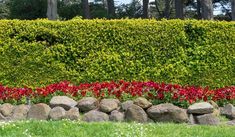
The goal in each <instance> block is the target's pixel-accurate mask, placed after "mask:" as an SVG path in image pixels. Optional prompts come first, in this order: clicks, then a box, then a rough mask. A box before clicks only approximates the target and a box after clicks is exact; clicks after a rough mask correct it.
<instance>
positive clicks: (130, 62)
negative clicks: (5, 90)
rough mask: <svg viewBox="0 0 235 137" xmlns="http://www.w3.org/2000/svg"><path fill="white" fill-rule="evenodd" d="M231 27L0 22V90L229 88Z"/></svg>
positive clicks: (234, 72) (234, 76)
mask: <svg viewBox="0 0 235 137" xmlns="http://www.w3.org/2000/svg"><path fill="white" fill-rule="evenodd" d="M234 36H235V23H234V22H216V21H196V20H185V21H181V20H169V21H168V20H162V21H156V20H138V19H136V20H132V19H125V20H82V19H74V20H70V21H48V20H34V21H26V20H23V21H19V20H1V21H0V83H2V84H3V85H8V86H17V87H23V86H29V87H37V86H44V85H47V84H51V83H55V82H59V81H62V80H69V81H71V82H73V83H81V82H83V83H84V82H95V81H100V82H103V81H110V80H114V81H115V80H121V79H123V80H126V81H133V80H138V81H147V80H153V81H156V82H166V83H177V84H181V85H187V84H190V85H195V86H198V85H200V86H210V87H211V88H218V87H224V86H230V85H234V81H235V57H234V55H235V48H234V46H235V37H234Z"/></svg>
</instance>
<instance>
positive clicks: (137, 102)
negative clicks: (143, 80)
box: [134, 97, 152, 109]
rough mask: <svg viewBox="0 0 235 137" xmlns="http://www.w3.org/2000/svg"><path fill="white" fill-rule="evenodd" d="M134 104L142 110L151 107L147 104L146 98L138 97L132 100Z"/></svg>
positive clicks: (149, 103)
mask: <svg viewBox="0 0 235 137" xmlns="http://www.w3.org/2000/svg"><path fill="white" fill-rule="evenodd" d="M134 104H135V105H137V106H140V107H141V108H143V109H147V108H149V107H151V106H152V103H151V102H149V101H148V100H147V99H146V98H142V97H138V98H137V99H135V100H134Z"/></svg>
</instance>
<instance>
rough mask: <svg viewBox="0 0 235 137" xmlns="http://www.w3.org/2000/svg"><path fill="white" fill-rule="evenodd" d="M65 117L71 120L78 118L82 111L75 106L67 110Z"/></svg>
mask: <svg viewBox="0 0 235 137" xmlns="http://www.w3.org/2000/svg"><path fill="white" fill-rule="evenodd" d="M64 118H65V119H69V120H78V119H79V118H80V113H79V110H78V108H76V107H74V108H71V109H70V110H69V111H67V112H65V116H64Z"/></svg>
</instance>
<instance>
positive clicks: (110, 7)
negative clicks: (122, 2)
mask: <svg viewBox="0 0 235 137" xmlns="http://www.w3.org/2000/svg"><path fill="white" fill-rule="evenodd" d="M107 4H108V16H109V18H114V17H115V7H114V0H107Z"/></svg>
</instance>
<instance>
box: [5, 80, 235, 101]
mask: <svg viewBox="0 0 235 137" xmlns="http://www.w3.org/2000/svg"><path fill="white" fill-rule="evenodd" d="M56 94H64V95H68V96H71V97H74V98H81V97H85V96H94V97H97V98H107V97H115V98H118V99H120V100H125V99H126V98H134V97H139V96H143V97H146V98H148V99H149V100H151V101H155V102H160V103H164V102H171V103H174V104H178V105H182V104H183V103H185V104H191V103H194V102H197V101H201V100H204V101H207V100H213V101H215V102H224V103H227V102H234V100H235V86H231V87H224V88H219V89H215V90H210V89H209V88H208V87H206V88H203V87H195V86H181V85H178V84H165V83H156V82H153V81H148V82H137V81H133V82H126V81H123V80H120V81H118V82H114V81H110V82H95V83H82V84H80V85H73V84H71V83H70V82H68V81H62V82H60V83H55V84H51V85H48V86H46V87H41V88H36V89H34V90H33V89H31V88H28V87H24V88H10V87H7V86H3V85H0V100H2V102H6V101H12V100H15V101H20V100H22V99H25V98H26V97H28V98H31V99H32V100H34V99H35V100H36V99H42V98H46V97H49V96H53V95H56Z"/></svg>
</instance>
